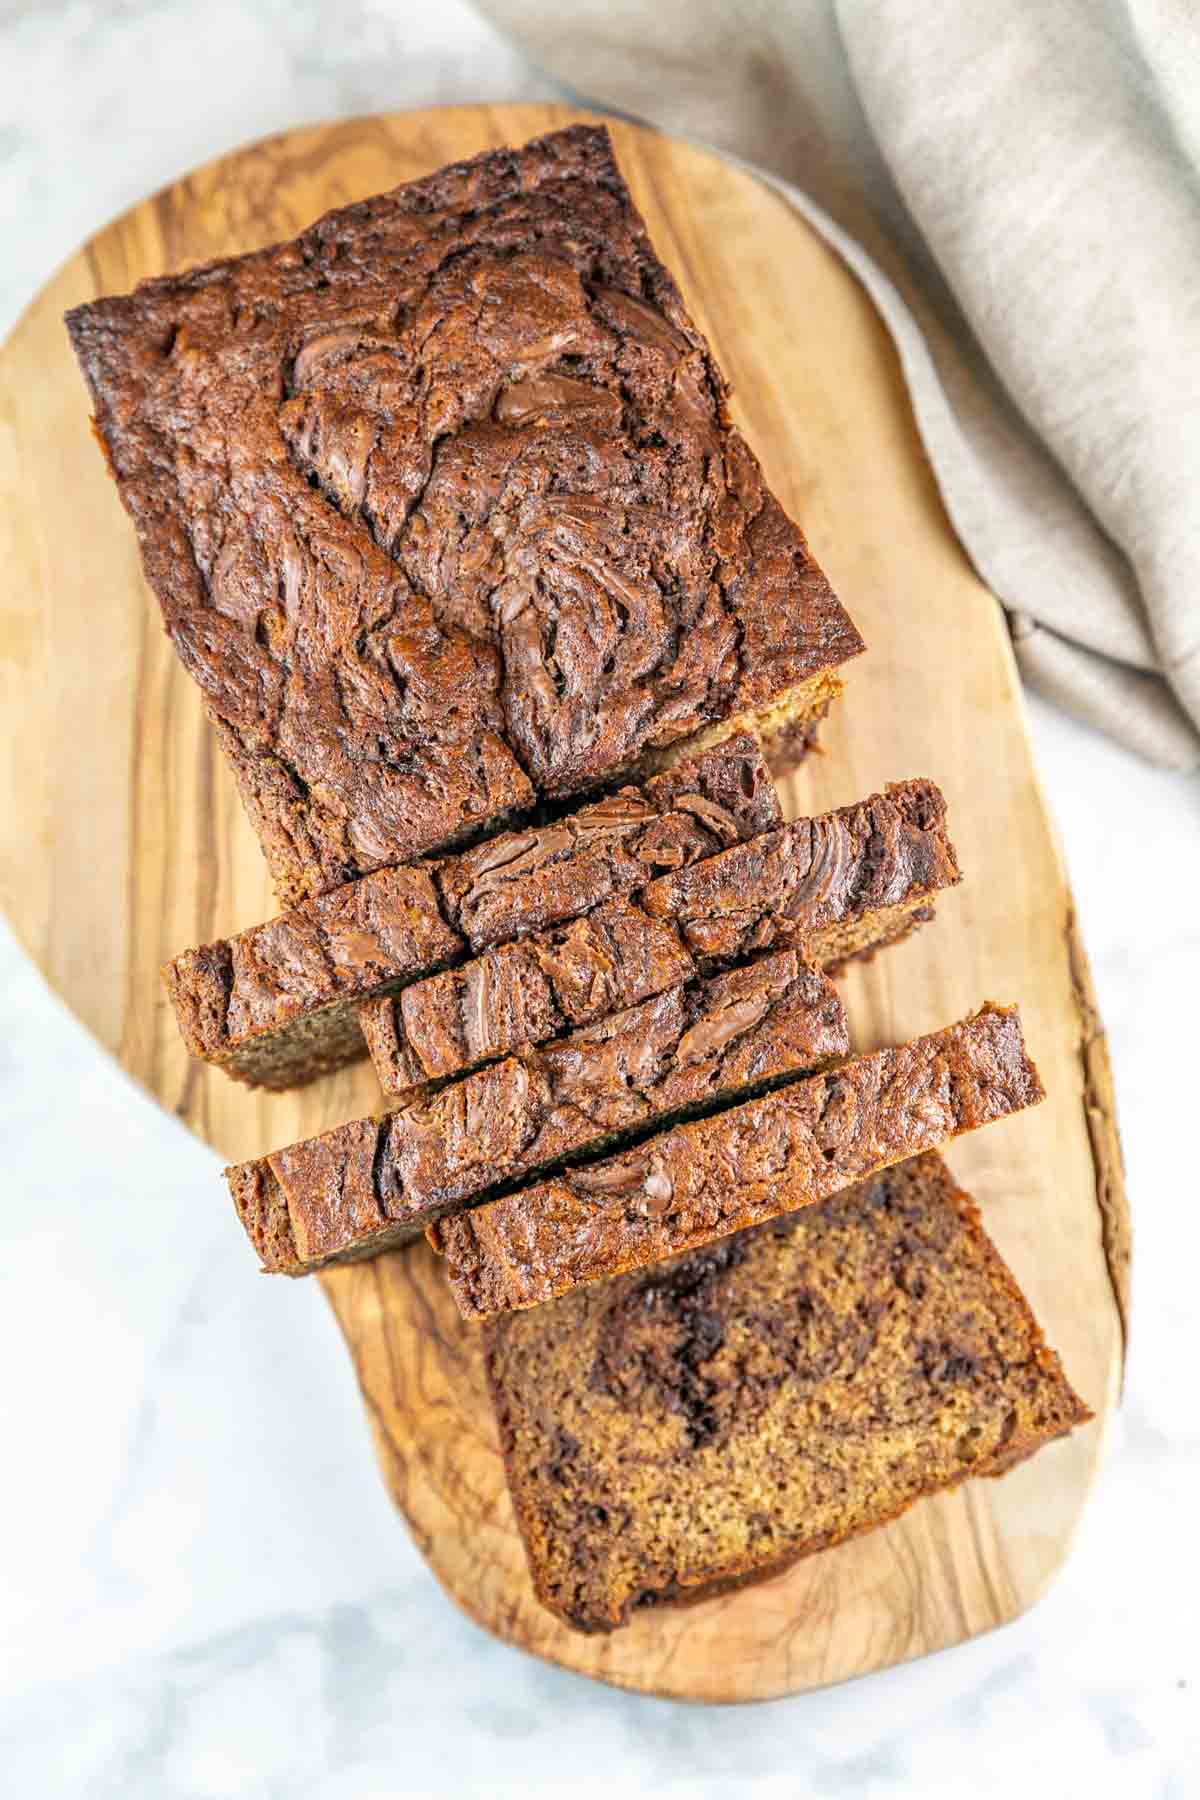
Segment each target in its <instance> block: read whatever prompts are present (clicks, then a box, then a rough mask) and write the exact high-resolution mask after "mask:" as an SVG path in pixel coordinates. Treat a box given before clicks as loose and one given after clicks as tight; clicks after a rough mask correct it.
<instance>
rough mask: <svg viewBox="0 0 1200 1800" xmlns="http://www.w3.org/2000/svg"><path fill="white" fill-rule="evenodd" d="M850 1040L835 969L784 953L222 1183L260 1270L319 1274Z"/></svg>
mask: <svg viewBox="0 0 1200 1800" xmlns="http://www.w3.org/2000/svg"><path fill="white" fill-rule="evenodd" d="M847 1049H848V1038H847V1033H846V1021H845V1017H844V1015H843V1012H842V1007H841V1002H840V1001H839V999H838V997H837V994H836V992H835V991H834V988H833V985H832V983H831V982H830V981H829V979H828V977H827V976H825V975H822V974H820V973H818V971H817V970H816V969H813V968H810V967H809V966H807V965H806V964H805V963H803V962H802V961H801V959H800V958H799V957H798V956H797V954H796V952H795V951H792V950H785V951H780V952H779V953H777V954H776V955H774V956H765V957H761V958H760V959H759V960H758V961H757V962H755V963H752V964H750V965H748V966H747V967H745V968H740V969H735V970H732V971H730V972H729V973H727V974H724V975H716V976H710V977H708V978H706V979H704V980H696V981H692V982H689V983H687V984H686V985H684V986H679V987H674V988H670V989H668V991H667V992H666V993H663V994H658V995H656V996H655V997H654V998H653V999H652V1000H648V1001H646V1002H644V1003H643V1004H642V1005H640V1006H635V1007H631V1008H630V1009H629V1010H627V1011H625V1012H621V1013H615V1014H612V1015H610V1016H609V1017H608V1018H606V1019H605V1020H604V1021H603V1023H602V1024H599V1025H593V1026H591V1027H589V1028H588V1029H586V1030H584V1031H577V1032H574V1033H573V1034H572V1035H571V1036H570V1037H568V1038H564V1039H563V1040H562V1041H561V1042H559V1043H552V1044H547V1045H545V1046H543V1047H542V1048H541V1049H536V1050H534V1049H528V1050H525V1051H523V1052H522V1053H521V1055H520V1056H513V1057H508V1058H506V1059H505V1060H504V1061H503V1062H498V1063H492V1064H490V1065H489V1066H488V1067H487V1068H486V1069H480V1070H478V1071H477V1072H476V1073H475V1074H474V1075H467V1076H465V1077H464V1078H463V1079H462V1080H461V1081H457V1082H455V1083H453V1084H452V1085H451V1086H449V1087H444V1088H442V1089H441V1090H440V1092H438V1093H436V1094H434V1095H432V1096H430V1097H427V1098H425V1099H424V1100H421V1101H417V1102H413V1103H410V1104H409V1105H408V1106H405V1107H403V1108H401V1109H400V1110H399V1111H397V1112H394V1113H390V1114H387V1115H386V1116H384V1117H383V1118H378V1119H360V1120H357V1121H355V1122H354V1123H353V1124H350V1125H342V1126H339V1127H338V1128H337V1129H336V1130H334V1131H327V1132H326V1133H325V1134H324V1135H323V1136H321V1137H318V1138H311V1139H309V1140H308V1141H306V1142H304V1143H300V1144H293V1145H292V1146H291V1147H290V1148H289V1149H286V1150H277V1151H274V1152H272V1154H271V1155H269V1156H265V1157H261V1158H259V1159H258V1160H256V1161H255V1162H251V1163H242V1164H240V1165H238V1166H237V1167H236V1168H232V1169H227V1170H226V1176H227V1178H228V1180H229V1186H230V1191H231V1193H232V1195H233V1199H234V1204H235V1206H236V1208H237V1211H238V1214H239V1216H240V1218H241V1219H242V1222H243V1224H244V1225H245V1227H246V1230H247V1232H248V1233H249V1235H250V1238H251V1241H252V1242H253V1244H254V1247H255V1249H256V1250H257V1251H258V1255H259V1260H260V1262H261V1263H262V1266H263V1267H264V1269H266V1270H268V1271H269V1272H270V1273H276V1274H287V1275H303V1274H308V1273H309V1272H310V1271H311V1270H313V1269H315V1268H318V1267H320V1266H321V1265H322V1264H323V1263H328V1262H333V1261H347V1260H350V1259H353V1258H358V1257H362V1256H370V1255H374V1254H375V1253H376V1252H378V1251H379V1250H381V1249H389V1248H391V1247H393V1246H394V1245H396V1244H398V1243H401V1242H403V1241H404V1240H405V1238H409V1237H414V1236H416V1235H418V1234H419V1233H420V1232H421V1231H422V1230H423V1229H424V1228H425V1226H426V1225H428V1224H429V1223H431V1221H432V1220H433V1219H435V1218H437V1217H439V1216H441V1215H442V1214H443V1213H445V1212H446V1211H447V1210H448V1209H450V1208H452V1207H456V1206H461V1205H463V1204H464V1203H466V1202H468V1201H470V1200H471V1199H472V1197H475V1196H478V1195H480V1194H484V1193H486V1192H487V1191H488V1190H489V1189H491V1188H494V1187H496V1186H497V1184H498V1183H501V1182H504V1181H507V1180H511V1179H514V1178H516V1177H525V1178H528V1177H530V1176H532V1175H534V1174H536V1173H537V1172H538V1171H539V1170H544V1169H547V1168H550V1167H554V1166H557V1165H561V1164H563V1163H564V1162H565V1161H567V1160H568V1159H569V1158H571V1157H576V1156H580V1155H584V1154H591V1155H595V1154H598V1153H599V1152H601V1151H603V1150H605V1149H607V1148H610V1147H611V1146H612V1145H614V1144H616V1143H617V1142H619V1141H621V1140H622V1139H624V1138H628V1137H629V1136H630V1134H631V1133H635V1132H639V1131H644V1130H646V1129H648V1128H653V1127H655V1126H658V1125H662V1124H664V1123H667V1122H669V1121H670V1120H672V1119H675V1118H679V1117H681V1116H683V1115H685V1114H687V1113H689V1112H693V1111H695V1110H696V1109H697V1108H700V1107H707V1106H712V1105H714V1104H717V1103H719V1102H722V1101H727V1100H729V1099H732V1098H735V1097H739V1096H745V1095H747V1094H750V1093H758V1092H763V1091H765V1090H766V1089H767V1088H768V1087H770V1086H771V1085H772V1084H773V1083H775V1082H778V1081H780V1080H783V1079H784V1078H786V1077H788V1076H790V1075H794V1074H796V1073H797V1072H799V1071H803V1070H811V1069H819V1068H823V1067H825V1066H826V1065H827V1064H828V1063H830V1062H832V1061H833V1060H834V1059H835V1058H836V1057H839V1056H844V1055H845V1053H846V1050H847Z"/></svg>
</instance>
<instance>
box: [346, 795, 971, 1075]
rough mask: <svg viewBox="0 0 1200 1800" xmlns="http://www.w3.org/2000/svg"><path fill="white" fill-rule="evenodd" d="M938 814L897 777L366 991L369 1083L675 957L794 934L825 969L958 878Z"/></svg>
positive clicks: (433, 1068) (665, 975)
mask: <svg viewBox="0 0 1200 1800" xmlns="http://www.w3.org/2000/svg"><path fill="white" fill-rule="evenodd" d="M945 821H946V803H945V801H944V799H943V798H942V795H941V793H940V791H939V790H938V788H936V787H935V786H934V784H933V783H932V782H930V781H908V782H902V783H900V784H898V785H897V786H894V787H890V788H889V789H888V790H887V792H886V793H884V794H873V795H872V796H871V797H870V799H868V800H863V801H860V802H859V803H858V804H857V805H854V806H847V807H843V808H842V809H841V810H840V811H838V812H831V813H825V814H822V815H820V816H818V817H817V818H810V819H797V820H795V821H794V822H793V823H792V824H790V825H784V826H781V827H780V828H779V829H777V830H774V831H768V832H764V833H761V834H759V835H758V836H756V837H752V838H748V839H746V840H745V841H744V842H742V843H740V844H737V845H735V846H733V847H732V848H731V849H728V850H725V851H722V852H721V853H720V854H718V855H715V856H710V857H707V858H705V859H704V860H703V861H699V862H696V863H694V864H693V865H692V866H691V867H690V868H684V869H681V870H680V871H678V872H677V873H676V874H673V875H671V876H667V877H660V878H659V879H658V880H656V881H653V882H651V883H650V884H649V885H648V886H647V887H645V888H643V889H642V891H641V893H639V894H637V895H634V896H631V897H630V898H629V899H628V900H626V901H624V902H622V903H620V904H617V905H613V904H612V903H609V904H607V905H606V906H604V907H601V908H599V909H597V911H596V912H594V913H591V914H586V915H584V916H583V917H581V918H579V919H577V920H576V921H575V922H574V923H573V924H571V925H570V926H569V927H566V928H564V929H561V930H555V931H553V932H549V933H545V934H540V935H539V934H534V935H532V936H530V937H528V938H525V939H524V940H522V942H520V943H518V944H505V945H501V946H500V947H499V948H497V949H494V950H490V951H488V952H487V953H486V954H485V955H483V956H481V957H477V958H476V959H475V960H474V961H472V962H468V963H465V964H462V965H460V966H459V967H456V968H452V969H448V970H445V971H444V972H442V973H441V974H437V975H432V976H430V977H428V978H426V979H424V980H421V981H417V982H414V983H413V984H412V985H411V986H409V987H406V988H405V989H404V991H403V992H402V993H400V994H398V995H385V996H383V997H381V998H380V999H378V1000H374V1001H370V1002H367V1003H366V1004H365V1005H363V1006H362V1007H361V1008H360V1010H359V1018H360V1023H361V1026H362V1031H363V1035H364V1037H365V1038H366V1040H367V1047H368V1049H369V1050H370V1052H371V1058H372V1061H373V1062H374V1064H375V1069H376V1072H377V1074H378V1076H379V1080H380V1084H381V1086H382V1087H383V1091H384V1093H385V1094H390V1095H393V1096H395V1097H401V1096H403V1095H404V1094H407V1093H409V1092H410V1091H411V1090H413V1089H414V1088H417V1087H419V1086H420V1085H421V1084H422V1083H423V1082H426V1081H430V1080H444V1079H445V1078H446V1077H448V1076H450V1075H453V1074H457V1073H461V1072H462V1071H463V1070H464V1069H470V1068H473V1067H475V1066H477V1065H478V1064H479V1063H482V1062H486V1061H488V1059H489V1058H492V1057H496V1056H503V1055H504V1054H505V1053H506V1052H508V1051H510V1050H515V1049H517V1048H519V1047H520V1046H521V1045H522V1044H527V1043H537V1042H538V1041H539V1039H544V1038H546V1037H549V1036H551V1035H553V1034H554V1033H556V1032H560V1031H565V1030H567V1029H569V1027H570V1026H571V1025H581V1024H584V1023H586V1022H588V1021H589V1020H592V1019H598V1018H600V1017H602V1016H603V1014H604V1013H605V1012H606V1011H608V1010H610V1009H611V1008H614V1007H620V1006H628V1005H631V1004H632V1003H633V1002H635V1001H637V1000H640V999H643V998H646V997H647V996H648V995H649V994H650V993H652V992H654V991H655V990H654V988H653V987H652V986H650V985H649V984H650V983H652V982H654V981H656V980H657V981H659V982H660V983H661V984H662V985H666V982H667V981H668V980H675V981H677V980H680V979H682V977H683V974H685V973H686V969H684V968H681V965H680V960H679V959H680V958H681V957H682V958H686V962H687V968H691V967H692V966H693V958H695V959H696V960H701V959H702V960H703V962H704V963H705V965H706V966H707V967H720V966H722V965H723V964H725V963H728V962H730V961H732V960H734V959H735V958H737V957H741V956H744V955H747V954H749V953H751V952H755V951H759V950H764V949H768V948H775V947H777V946H780V945H785V944H787V945H802V946H803V947H804V949H805V953H806V954H807V955H808V956H809V957H811V959H812V960H813V961H814V962H816V963H818V964H820V965H821V966H822V967H825V968H829V969H833V968H839V967H841V965H842V964H843V963H845V962H846V961H847V960H849V959H850V958H851V957H856V956H869V955H871V954H872V953H873V952H874V951H875V950H877V949H879V948H881V947H882V946H883V945H884V944H890V943H894V942H896V941H897V940H898V939H899V938H902V937H905V936H907V935H908V933H909V932H910V931H913V930H915V929H916V927H917V926H918V925H919V924H921V923H922V922H923V921H925V920H928V919H931V918H932V917H933V909H932V907H931V906H930V904H929V902H930V899H931V897H932V896H933V895H934V894H935V893H937V892H938V891H939V890H940V889H943V888H947V887H952V886H953V885H954V884H955V883H956V882H957V881H958V880H959V879H960V876H959V870H958V861H957V858H956V856H955V853H954V846H953V844H952V843H951V842H950V840H949V838H948V837H947V835H946V828H945ZM743 853H744V854H743ZM691 877H694V878H695V879H694V881H691V883H690V885H689V878H691ZM668 933H669V938H668V936H667V935H666V934H668Z"/></svg>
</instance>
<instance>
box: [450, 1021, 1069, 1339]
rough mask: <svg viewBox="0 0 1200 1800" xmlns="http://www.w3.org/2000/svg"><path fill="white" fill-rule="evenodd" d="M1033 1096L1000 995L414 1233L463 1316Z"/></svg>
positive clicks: (757, 1218)
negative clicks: (444, 1275) (916, 1033)
mask: <svg viewBox="0 0 1200 1800" xmlns="http://www.w3.org/2000/svg"><path fill="white" fill-rule="evenodd" d="M1044 1098H1045V1092H1044V1089H1043V1087H1042V1084H1041V1080H1040V1078H1039V1076H1038V1073H1037V1070H1036V1069H1035V1068H1034V1066H1033V1063H1032V1062H1031V1061H1030V1059H1029V1057H1028V1055H1027V1054H1026V1050H1025V1044H1024V1039H1023V1037H1022V1033H1021V1021H1020V1018H1019V1016H1018V1013H1017V1011H1016V1009H1015V1007H999V1006H994V1005H990V1004H989V1005H987V1006H984V1007H982V1008H981V1009H980V1011H979V1012H977V1013H975V1014H973V1015H972V1016H971V1017H970V1018H968V1019H964V1020H962V1021H961V1022H960V1023H958V1024H957V1025H949V1026H947V1027H945V1029H944V1030H942V1031H936V1032H933V1033H931V1034H930V1035H929V1036H928V1037H923V1038H917V1039H915V1040H914V1041H913V1042H912V1043H909V1044H901V1045H898V1046H897V1047H895V1048H894V1049H887V1050H880V1051H877V1052H875V1053H874V1054H873V1055H870V1056H857V1057H853V1058H851V1059H850V1061H848V1062H845V1063H842V1064H841V1065H839V1066H838V1067H837V1068H834V1069H832V1070H830V1071H829V1072H828V1073H827V1074H823V1075H816V1076H813V1077H811V1078H810V1079H807V1080H801V1081H796V1082H794V1083H792V1084H790V1085H789V1086H787V1087H785V1088H781V1089H779V1090H778V1091H777V1092H775V1093H772V1094H768V1095H766V1096H765V1097H764V1098H762V1099H759V1100H751V1101H748V1102H746V1103H745V1104H743V1105H740V1106H736V1107H732V1108H730V1109H729V1110H728V1111H726V1112H721V1113H717V1114H715V1115H714V1116H713V1117H712V1118H708V1119H700V1120H696V1121H695V1122H693V1123H691V1124H684V1125H678V1126H675V1127H674V1128H673V1129H672V1130H670V1131H667V1132H664V1133H663V1134H662V1135H661V1136H659V1137H655V1138H651V1139H650V1140H649V1141H648V1142H647V1143H645V1144H644V1145H641V1146H639V1147H638V1148H637V1149H634V1150H629V1151H626V1152H624V1153H622V1154H620V1155H617V1156H610V1157H605V1158H603V1159H602V1160H601V1161H600V1162H596V1163H591V1164H589V1165H588V1166H587V1167H586V1168H580V1169H568V1170H566V1171H564V1172H563V1173H562V1174H561V1175H558V1176H555V1177H553V1178H552V1179H551V1180H548V1181H544V1182H541V1183H539V1184H538V1185H537V1186H534V1187H527V1188H523V1189H521V1190H519V1191H518V1192H517V1193H514V1194H508V1195H504V1196H502V1197H500V1198H498V1199H495V1200H492V1201H489V1202H488V1203H487V1204H486V1205H484V1206H481V1207H478V1208H477V1209H476V1210H475V1211H473V1212H470V1213H466V1214H463V1215H462V1216H461V1217H458V1218H452V1219H443V1220H441V1221H439V1222H437V1223H435V1224H433V1225H432V1226H431V1227H430V1229H429V1232H428V1234H427V1235H428V1237H429V1241H430V1243H431V1244H432V1245H433V1247H434V1249H435V1250H437V1251H439V1252H440V1253H441V1254H442V1255H443V1256H444V1257H445V1258H446V1266H447V1272H448V1274H449V1277H450V1284H451V1287H452V1288H453V1290H454V1297H455V1299H456V1301H457V1302H458V1308H459V1311H460V1312H461V1313H462V1315H463V1317H464V1318H468V1319H484V1318H488V1317H491V1316H492V1315H493V1314H497V1313H504V1312H510V1311H516V1310H520V1309H521V1308H524V1307H530V1306H537V1305H540V1304H541V1303H542V1302H543V1301H545V1300H552V1299H554V1298H556V1297H557V1296H558V1295H560V1294H564V1293H567V1292H569V1291H570V1290H571V1289H573V1288H577V1287H581V1286H583V1285H584V1284H586V1283H588V1282H592V1281H601V1280H603V1279H604V1278H605V1277H607V1276H610V1275H621V1274H624V1273H625V1272H626V1271H627V1270H629V1269H638V1268H645V1267H648V1266H649V1265H650V1264H652V1263H656V1262H661V1261H663V1260H664V1258H666V1257H668V1256H675V1255H678V1254H679V1253H680V1252H682V1251H685V1250H693V1249H698V1248H699V1247H700V1246H702V1245H704V1244H708V1243H713V1242H715V1241H716V1240H717V1239H720V1238H723V1237H726V1236H728V1235H729V1234H730V1233H731V1232H734V1231H740V1230H742V1229H744V1228H745V1227H746V1226H748V1225H757V1224H760V1223H762V1221H763V1220H765V1219H769V1218H774V1217H776V1216H777V1215H779V1214H781V1213H787V1212H795V1211H796V1210H798V1209H799V1208H800V1207H805V1206H812V1205H815V1204H817V1203H818V1202H820V1201H822V1200H825V1199H828V1198H829V1197H830V1195H832V1194H836V1193H837V1192H838V1191H839V1190H840V1189H841V1188H844V1187H847V1186H849V1185H850V1183H852V1182H855V1181H861V1180H864V1179H865V1178H866V1177H867V1176H868V1175H870V1174H872V1173H873V1172H875V1171H876V1170H878V1169H881V1168H886V1167H888V1166H889V1165H890V1164H892V1163H896V1162H901V1161H903V1160H904V1159H905V1158H907V1157H910V1156H916V1155H920V1154H922V1153H923V1152H924V1151H927V1150H933V1149H936V1148H937V1146H938V1145H939V1144H941V1143H944V1142H945V1141H946V1140H947V1139H949V1138H952V1137H957V1136H959V1135H960V1134H961V1133H962V1132H964V1131H973V1130H975V1129H976V1128H977V1127H978V1126H980V1125H986V1124H988V1123H989V1122H991V1121H992V1120H995V1119H1002V1118H1005V1117H1007V1116H1008V1115H1009V1114H1011V1113H1014V1112H1020V1111H1021V1110H1022V1109H1023V1108H1025V1107H1027V1106H1033V1105H1036V1104H1037V1103H1038V1102H1039V1101H1041V1100H1043V1099H1044Z"/></svg>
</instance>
